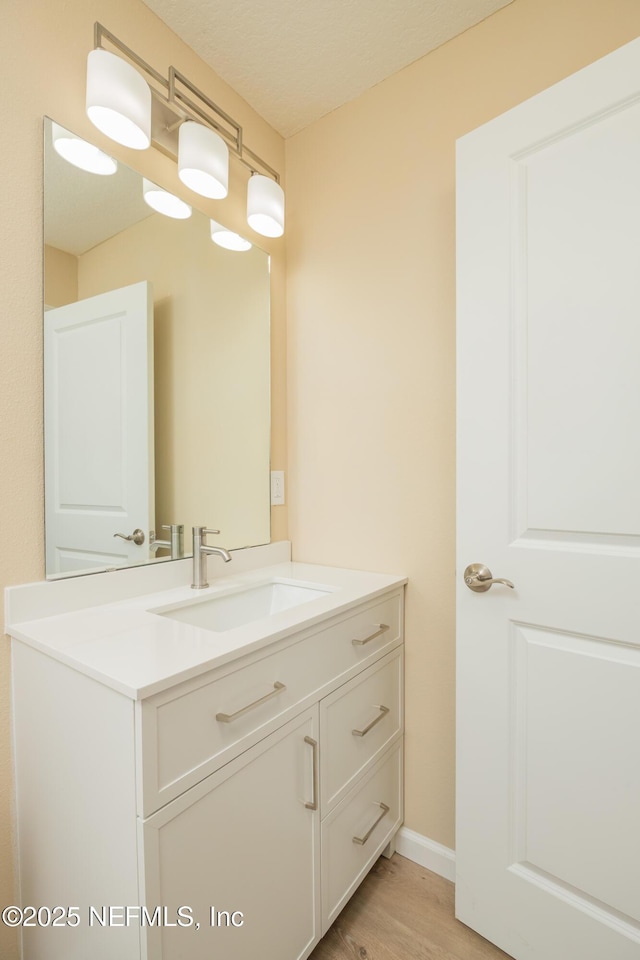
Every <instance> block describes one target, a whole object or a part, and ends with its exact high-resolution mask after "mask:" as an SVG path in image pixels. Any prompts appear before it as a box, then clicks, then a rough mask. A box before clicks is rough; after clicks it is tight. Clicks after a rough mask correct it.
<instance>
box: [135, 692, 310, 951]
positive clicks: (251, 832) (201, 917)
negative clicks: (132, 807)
mask: <svg viewBox="0 0 640 960" xmlns="http://www.w3.org/2000/svg"><path fill="white" fill-rule="evenodd" d="M309 740H312V741H314V742H316V743H317V740H318V708H317V707H314V708H312V709H311V710H308V711H307V712H306V713H304V714H302V715H301V716H300V717H297V718H296V719H295V720H292V721H291V722H290V723H287V724H285V726H284V727H282V728H281V729H280V730H278V731H277V732H276V733H274V734H272V735H271V736H270V737H267V739H266V740H263V741H262V742H261V743H259V744H258V745H257V746H255V747H253V748H252V749H250V750H248V751H247V752H246V753H244V754H242V755H241V756H240V757H238V758H237V759H236V760H234V761H232V762H231V763H229V764H227V765H226V766H225V767H223V768H222V769H221V770H219V771H218V772H217V773H214V774H212V775H211V776H210V777H208V778H207V779H206V780H204V781H203V782H202V783H200V784H198V785H197V786H195V787H192V788H191V790H189V791H187V793H185V794H183V795H182V796H181V797H179V798H178V799H176V800H174V801H173V802H172V803H170V804H168V805H167V806H166V807H163V808H162V809H161V810H159V811H158V812H157V813H156V814H154V815H153V816H152V817H150V818H149V819H147V820H146V821H141V826H140V830H141V834H142V847H143V864H142V865H141V866H142V877H143V881H142V887H141V895H142V898H143V899H142V901H141V902H142V903H146V905H147V909H148V910H150V911H151V910H152V909H153V908H155V906H156V905H161V906H165V907H167V908H168V913H167V916H168V919H170V920H172V921H173V922H177V920H176V917H177V911H178V908H179V907H190V908H191V909H192V911H193V919H194V923H193V925H192V926H190V927H180V926H175V927H169V926H166V927H163V928H158V927H147V928H143V934H144V935H145V936H146V942H147V952H146V957H147V958H148V960H183V958H185V957H189V960H211V958H212V957H224V958H226V960H256V957H276V956H277V957H282V958H286V960H303V958H304V957H307V956H308V954H309V953H310V952H311V950H312V948H313V946H314V945H315V943H316V942H317V940H318V939H319V934H320V931H319V917H320V910H319V907H320V904H319V896H320V893H319V890H320V887H319V879H320V878H319V839H320V838H319V814H318V811H317V810H313V809H311V808H310V807H309V806H307V804H312V803H315V804H317V802H318V782H317V772H318V763H317V757H316V755H315V751H316V749H317V747H314V745H313V743H309V742H308V741H309ZM212 911H213V914H212ZM212 921H213V922H212ZM197 924H199V928H197ZM143 955H144V952H143Z"/></svg>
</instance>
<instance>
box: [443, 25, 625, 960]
mask: <svg viewBox="0 0 640 960" xmlns="http://www.w3.org/2000/svg"><path fill="white" fill-rule="evenodd" d="M458 148H459V149H458V310H459V320H458V344H459V346H458V351H459V354H458V383H459V388H458V430H459V446H458V523H459V528H458V571H457V589H458V597H457V612H458V686H457V697H458V715H457V720H458V786H457V791H458V792H457V838H456V859H457V879H456V911H457V915H458V917H459V918H460V919H461V920H463V921H464V922H465V923H467V924H468V925H469V926H471V927H473V928H474V929H476V930H478V931H479V932H480V933H482V934H483V935H484V936H485V937H487V938H488V939H490V940H492V941H494V942H495V943H497V944H498V945H499V946H500V947H502V948H503V949H504V950H505V951H507V952H508V953H510V954H512V955H513V956H514V957H517V958H519V960H520V958H522V960H574V958H575V960H578V958H579V960H605V958H606V960H638V958H639V957H640V604H639V596H640V589H639V584H640V493H639V492H640V441H639V426H638V425H639V424H640V40H637V41H634V42H633V43H631V44H629V45H627V46H626V47H623V48H622V49H620V50H619V51H616V52H615V53H613V54H611V55H610V56H608V57H605V58H604V59H603V60H600V61H598V62H597V63H595V64H593V65H592V66H590V67H588V68H586V69H585V70H582V71H580V72H579V73H577V74H575V75H574V76H572V77H570V78H568V79H567V80H565V81H563V82H562V83H560V84H558V85H556V86H555V87H552V88H551V89H549V90H547V91H545V92H544V93H542V94H540V95H539V96H537V97H534V98H533V99H532V100H530V101H528V102H526V103H524V104H522V105H521V106H519V107H517V108H516V109H514V110H512V111H510V112H509V113H507V114H505V115H504V116H502V117H499V118H497V119H496V120H494V121H492V122H491V123H489V124H487V125H486V126H484V127H482V128H480V129H479V130H477V131H474V132H473V133H471V134H469V135H468V136H466V137H464V138H463V139H462V140H461V141H459V144H458ZM471 563H483V564H485V565H487V566H488V567H489V568H490V569H491V571H492V572H493V575H494V576H495V577H496V578H498V577H505V578H508V579H509V580H511V581H513V583H514V584H515V589H513V590H512V589H510V588H509V587H508V586H505V585H500V584H495V585H493V586H492V587H491V588H490V589H489V590H488V591H485V592H473V591H471V590H470V589H469V588H468V586H467V585H466V584H465V583H464V581H463V571H464V569H465V567H466V566H467V565H468V564H471Z"/></svg>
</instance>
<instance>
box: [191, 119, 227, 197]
mask: <svg viewBox="0 0 640 960" xmlns="http://www.w3.org/2000/svg"><path fill="white" fill-rule="evenodd" d="M178 176H179V177H180V179H181V180H182V182H183V183H184V184H185V186H187V187H189V188H190V189H191V190H193V191H194V192H195V193H199V194H200V196H201V197H208V198H209V199H211V200H223V199H224V197H226V195H227V193H228V192H229V148H228V146H227V145H226V143H225V142H224V140H223V139H222V137H220V136H218V134H217V133H216V132H215V130H211V129H210V128H209V127H205V126H203V124H201V123H196V121H195V120H187V121H185V123H183V124H181V126H180V129H179V131H178Z"/></svg>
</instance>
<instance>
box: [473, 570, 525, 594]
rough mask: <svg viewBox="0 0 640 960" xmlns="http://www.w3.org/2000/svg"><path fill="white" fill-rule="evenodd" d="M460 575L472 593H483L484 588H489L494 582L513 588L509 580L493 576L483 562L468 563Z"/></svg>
mask: <svg viewBox="0 0 640 960" xmlns="http://www.w3.org/2000/svg"><path fill="white" fill-rule="evenodd" d="M462 576H463V577H464V582H465V583H466V585H467V586H468V587H469V590H473V591H474V593H484V592H485V591H486V590H490V589H491V587H492V586H493V584H494V583H502V584H504V586H505V587H511V589H512V590H513V589H514V586H513V584H512V583H511V580H504V579H503V578H502V577H494V576H493V574H492V573H491V570H489V567H485V565H484V563H470V564H469V566H468V567H467V568H466V570H465V571H464V573H463V574H462Z"/></svg>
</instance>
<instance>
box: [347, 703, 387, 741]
mask: <svg viewBox="0 0 640 960" xmlns="http://www.w3.org/2000/svg"><path fill="white" fill-rule="evenodd" d="M378 710H379V711H380V713H379V714H378V716H377V717H376V718H375V719H374V720H372V721H371V723H368V724H367V725H366V727H363V728H362V730H352V731H351V733H352V734H353V735H354V737H364V735H365V734H366V733H369V730H373V728H374V727H375V725H376V723H380V721H381V720H382V718H383V717H384V716H386V714H387V713H389V707H385V706H383V705H382V704H380V706H379V707H378Z"/></svg>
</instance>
